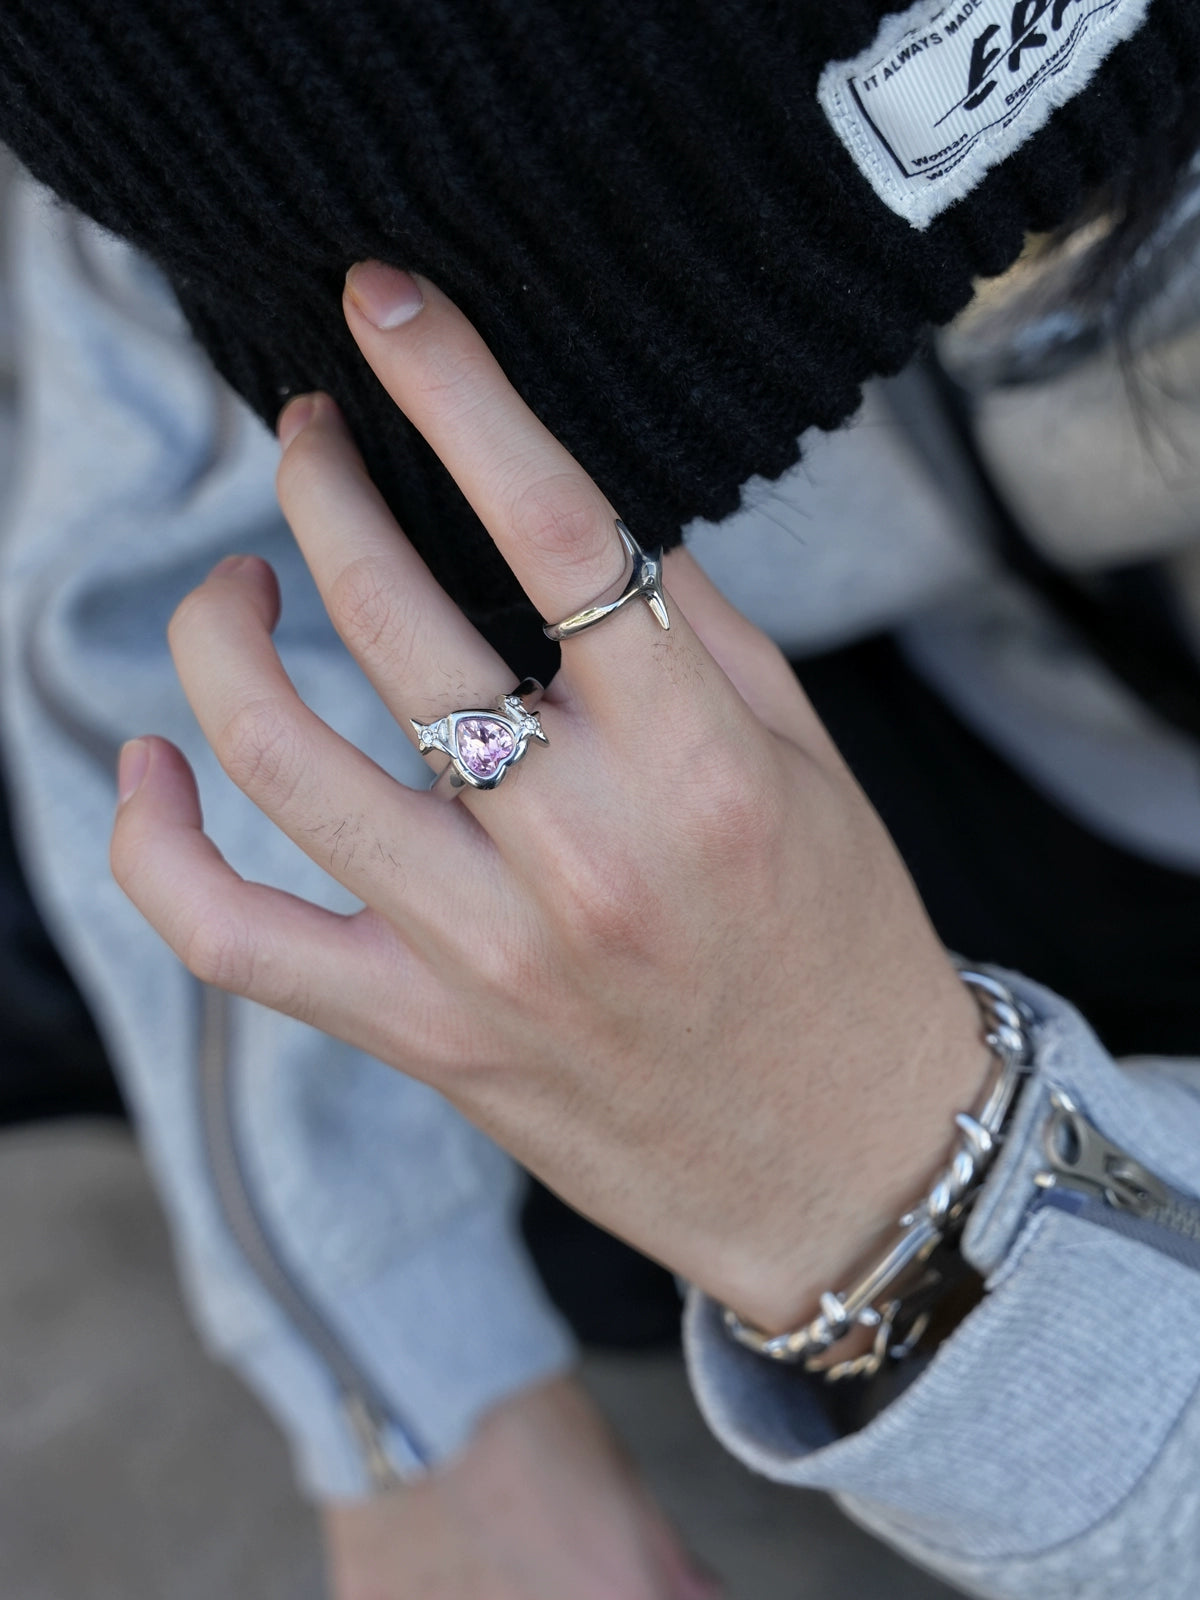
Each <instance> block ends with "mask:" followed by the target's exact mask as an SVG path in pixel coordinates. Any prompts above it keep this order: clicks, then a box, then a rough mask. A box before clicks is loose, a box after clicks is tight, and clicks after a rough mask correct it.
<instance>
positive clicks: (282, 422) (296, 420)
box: [275, 394, 317, 450]
mask: <svg viewBox="0 0 1200 1600" xmlns="http://www.w3.org/2000/svg"><path fill="white" fill-rule="evenodd" d="M316 414H317V397H316V395H312V394H301V395H297V396H296V398H295V399H294V400H289V401H288V403H287V405H285V406H284V408H283V410H282V411H281V412H280V413H279V420H278V422H276V424H275V432H276V433H277V434H278V435H279V443H280V445H281V446H282V448H283V449H284V450H286V449H287V447H288V445H290V444H291V442H292V440H293V439H294V438H295V437H296V435H297V434H298V433H303V432H304V430H305V428H307V427H308V425H309V423H310V422H311V421H312V419H313V418H314V417H315V416H316Z"/></svg>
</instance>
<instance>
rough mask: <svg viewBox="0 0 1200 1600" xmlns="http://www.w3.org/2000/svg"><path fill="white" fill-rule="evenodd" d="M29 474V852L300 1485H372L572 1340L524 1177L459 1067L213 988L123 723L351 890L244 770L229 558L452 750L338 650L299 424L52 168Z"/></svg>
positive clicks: (26, 422) (21, 224)
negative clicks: (122, 883) (270, 581)
mask: <svg viewBox="0 0 1200 1600" xmlns="http://www.w3.org/2000/svg"><path fill="white" fill-rule="evenodd" d="M7 242H8V243H9V246H10V267H9V270H10V276H11V287H12V290H13V294H14V297H15V302H16V304H15V310H16V319H15V320H16V332H17V336H18V358H19V359H18V377H19V401H20V415H19V438H18V440H17V449H16V459H17V462H18V465H19V481H18V482H17V484H16V486H15V488H14V490H13V493H12V496H11V498H10V499H9V500H8V501H7V502H6V505H5V517H4V523H3V528H2V529H0V534H2V537H0V736H2V738H3V741H4V751H5V757H6V763H7V766H8V770H9V775H10V776H11V779H12V788H13V800H14V811H15V815H16V817H17V821H18V826H19V834H20V843H21V847H22V859H23V863H24V865H25V868H26V871H27V874H28V876H29V878H30V882H31V886H32V887H33V890H34V892H35V895H36V897H37V900H38V904H39V906H40V908H41V910H42V913H43V915H44V916H45V918H46V920H47V922H48V923H49V924H50V925H51V927H52V929H53V931H54V933H55V935H56V937H57V941H58V944H59V946H60V948H61V949H62V950H63V952H64V954H65V955H66V957H67V959H68V961H69V963H70V966H71V969H72V972H73V973H74V975H75V977H76V979H77V981H78V982H79V984H80V987H81V988H82V989H83V990H84V992H85V994H86V996H87V998H88V1001H89V1003H90V1005H91V1007H92V1010H93V1014H94V1015H95V1017H96V1019H97V1022H98V1024H99V1026H100V1027H101V1030H102V1032H103V1034H104V1038H105V1042H106V1045H107V1047H108V1049H109V1052H110V1056H111V1058H112V1060H113V1062H114V1065H115V1066H116V1068H117V1070H118V1072H119V1074H120V1076H121V1078H122V1082H123V1085H124V1088H125V1091H126V1095H127V1097H128V1099H129V1102H130V1104H131V1106H132V1108H133V1110H134V1113H135V1116H136V1120H137V1124H138V1130H139V1135H140V1140H141V1144H142V1148H143V1150H144V1151H145V1154H146V1156H147V1159H148V1161H149V1163H150V1166H151V1169H152V1171H153V1174H154V1177H155V1180H156V1183H157V1187H158V1192H159V1195H160V1197H161V1199H162V1200H163V1203H164V1206H165V1208H166V1211H167V1214H168V1219H169V1221H170V1224H171V1229H172V1236H173V1239H174V1243H175V1246H176V1251H177V1254H178V1258H179V1264H180V1269H181V1275H182V1278H183V1283H184V1288H185V1290H186V1292H187V1294H188V1297H189V1300H190V1302H191V1308H192V1311H193V1315H194V1317H195V1320H196V1322H197V1324H198V1326H199V1329H200V1331H201V1333H202V1334H203V1335H204V1337H205V1340H206V1342H207V1344H208V1346H209V1348H210V1350H211V1351H212V1352H213V1353H214V1354H215V1355H217V1356H219V1357H221V1358H222V1359H224V1360H226V1361H228V1362H229V1363H231V1364H232V1365H233V1366H234V1367H235V1369H236V1370H237V1371H238V1372H239V1373H240V1374H241V1375H242V1376H243V1377H244V1378H245V1379H246V1380H247V1382H248V1383H249V1384H250V1385H251V1386H252V1387H253V1388H254V1390H255V1391H256V1392H257V1393H258V1395H259V1396H260V1397H261V1398H262V1399H263V1401H264V1402H265V1403H266V1404H267V1406H268V1407H269V1408H270V1409H271V1411H272V1413H273V1414H274V1416H275V1417H276V1419H277V1420H278V1422H279V1423H280V1424H281V1426H282V1427H283V1428H284V1429H285V1431H286V1433H287V1435H288V1438H289V1440H290V1443H291V1445H292V1449H293V1453H294V1456H295V1459H296V1463H297V1468H298V1472H299V1475H300V1478H301V1480H302V1482H303V1483H304V1485H305V1486H306V1487H307V1488H308V1489H309V1490H310V1491H312V1492H313V1493H315V1494H318V1495H321V1496H328V1497H349V1496H355V1495H359V1494H364V1493H367V1492H368V1491H369V1490H370V1489H371V1488H372V1487H379V1486H380V1485H381V1484H383V1483H384V1482H387V1481H389V1480H390V1477H391V1476H392V1475H393V1474H396V1475H400V1476H405V1475H408V1474H416V1473H418V1472H420V1471H421V1470H422V1468H424V1467H426V1466H428V1465H430V1464H432V1463H435V1462H437V1461H440V1460H441V1459H443V1458H444V1457H446V1456H447V1455H449V1454H451V1453H453V1452H454V1451H457V1450H458V1449H460V1448H461V1447H462V1446H463V1444H464V1443H465V1442H466V1440H467V1439H468V1438H469V1437H470V1434H471V1431H472V1429H473V1427H474V1425H475V1423H476V1421H477V1420H478V1418H479V1417H480V1415H481V1414H482V1413H483V1412H485V1411H486V1410H487V1409H488V1408H489V1407H491V1406H494V1405H495V1404H497V1403H498V1402H499V1401H500V1400H502V1399H503V1398H505V1397H506V1396H507V1395H509V1394H511V1393H513V1392H514V1391H516V1390H518V1389H520V1388H521V1387H523V1386H525V1385H528V1384H531V1383H534V1382H537V1381H539V1380H541V1379H544V1378H546V1377H548V1376H550V1375H551V1374H552V1373H555V1372H559V1371H561V1370H563V1368H564V1367H566V1366H567V1365H568V1364H569V1363H570V1362H571V1360H572V1359H573V1347H572V1343H571V1339H570V1335H569V1333H568V1331H567V1330H566V1329H565V1327H564V1325H563V1323H562V1321H561V1319H560V1318H559V1317H558V1315H557V1313H556V1312H555V1311H554V1310H553V1308H552V1307H551V1306H550V1304H549V1303H548V1301H547V1299H546V1296H545V1294H544V1292H543V1290H542V1288H541V1285H540V1283H539V1281H538V1279H537V1276H536V1273H535V1272H534V1271H533V1268H532V1266H531V1264H530V1262H529V1260H528V1258H527V1256H526V1253H525V1251H524V1248H523V1245H522V1242H521V1238H520V1233H519V1230H518V1228H517V1226H516V1219H515V1210H516V1206H517V1204H518V1201H519V1182H520V1180H519V1175H518V1173H517V1172H516V1170H515V1168H514V1167H513V1164H512V1163H511V1162H510V1161H509V1160H508V1158H507V1157H506V1156H505V1155H504V1154H503V1153H502V1152H501V1151H500V1150H498V1149H497V1148H496V1146H495V1145H493V1144H492V1143H491V1142H490V1141H489V1140H488V1139H486V1138H485V1137H484V1136H483V1135H481V1134H479V1133H478V1132H476V1130H475V1129H473V1128H471V1127H470V1126H469V1125H468V1124H467V1123H466V1122H465V1121H464V1120H463V1118H462V1117H461V1116H460V1115H459V1114H458V1113H457V1112H456V1111H455V1110H454V1109H453V1108H452V1107H451V1106H450V1105H449V1104H448V1103H447V1102H446V1101H445V1100H444V1099H442V1098H441V1096H439V1095H437V1094H435V1093H434V1091H433V1090H431V1089H429V1088H427V1087H425V1086H424V1085H422V1084H419V1083H416V1082H414V1081H412V1080H409V1079H405V1078H403V1077H401V1076H400V1075H399V1074H398V1073H394V1072H391V1071H389V1070H388V1069H387V1068H385V1067H383V1066H382V1065H380V1063H379V1062H376V1061H372V1060H370V1059H368V1058H367V1057H365V1056H363V1055H362V1054H361V1053H360V1052H358V1051H355V1050H351V1049H350V1048H348V1047H347V1046H345V1045H342V1044H339V1043H337V1042H336V1041H334V1040H331V1039H329V1038H327V1037H325V1036H324V1035H322V1034H319V1033H317V1032H316V1031H315V1030H313V1029H311V1028H307V1027H305V1026H304V1025H303V1024H301V1023H299V1022H296V1021H294V1020H292V1019H291V1018H288V1017H283V1016H279V1015H277V1014H275V1013H274V1012H269V1011H266V1010H264V1009H263V1008H261V1007H258V1006H254V1005H251V1004H250V1003H248V1002H245V1001H240V1000H230V999H228V998H227V997H226V996H223V995H220V994H218V993H217V992H216V991H215V990H210V991H205V990H202V989H201V986H200V985H199V984H197V983H196V982H195V980H194V979H192V978H191V976H190V975H189V974H188V973H187V972H186V971H185V970H184V968H183V967H182V966H181V965H180V963H179V962H178V961H177V960H176V959H175V957H174V956H173V955H172V954H171V952H170V951H169V950H168V949H167V947H166V946H165V945H164V944H163V943H162V941H161V940H160V939H159V938H158V937H157V935H156V934H155V933H154V932H153V930H152V929H150V928H149V927H148V926H147V925H146V924H145V923H144V922H143V921H142V919H141V918H140V917H139V916H138V914H137V912H136V911H135V910H134V909H133V907H132V906H131V905H130V904H129V902H128V901H126V900H125V898H124V896H123V895H122V894H121V893H120V891H119V890H118V888H117V886H116V884H115V883H114V882H113V880H112V875H111V873H110V872H109V869H108V859H107V857H108V835H109V831H110V828H111V822H112V812H113V805H114V800H115V794H114V778H113V771H114V762H115V759H116V753H117V748H118V746H119V744H120V742H121V741H122V740H123V739H125V738H129V737H132V736H134V735H136V734H138V733H143V732H148V731H153V732H158V733H161V734H163V735H165V736H166V737H168V738H170V739H173V740H174V741H175V742H176V743H178V744H179V745H180V746H181V747H182V748H183V750H184V751H185V753H186V754H187V755H188V757H189V759H190V760H191V761H192V764H193V766H194V768H195V770H196V774H197V778H198V781H199V784H200V790H201V795H202V799H203V803H204V812H205V821H206V825H207V827H208V828H209V830H210V832H211V833H212V835H213V837H214V838H215V839H216V840H217V841H218V842H219V845H220V847H221V849H222V850H223V851H224V852H225V854H226V856H227V858H228V859H229V860H230V861H231V862H232V863H233V864H234V865H235V867H236V868H237V870H239V871H241V872H242V873H244V874H246V875H247V876H249V877H253V878H255V879H258V880H260V881H266V882H270V883H274V884H277V885H279V886H281V887H284V888H287V889H289V890H291V891H292V892H293V893H296V894H300V895H305V896H308V897H310V898H312V899H315V900H318V901H320V902H321V903H324V904H326V905H330V906H333V907H336V908H337V909H349V908H350V907H351V905H352V904H353V902H352V901H351V900H350V899H349V897H348V896H347V895H346V894H345V892H344V891H343V890H341V889H340V887H339V886H338V885H337V884H336V883H335V882H334V881H333V880H332V879H331V878H329V877H328V876H327V875H326V874H325V873H324V872H323V871H322V870H321V868H320V867H319V866H318V865H316V864H315V863H314V862H312V861H310V860H309V859H307V858H306V857H305V856H303V855H302V854H301V853H300V852H299V851H298V850H297V849H296V848H295V846H293V845H292V844H290V842H289V841H287V840H286V839H285V838H284V837H283V835H282V834H281V833H279V831H278V830H277V829H275V828H274V827H273V826H272V825H271V824H270V823H268V822H267V820H266V819H265V818H264V817H263V816H262V815H261V814H260V813H258V812H257V811H256V809H255V808H254V807H253V806H251V805H250V804H249V802H247V800H246V799H245V797H244V796H243V795H241V794H240V793H239V792H238V791H237V790H236V789H235V788H234V786H233V785H232V784H231V783H230V782H229V781H228V780H227V779H226V778H225V777H224V775H223V774H222V772H221V771H220V769H219V767H218V766H217V765H216V763H215V761H214V759H213V757H212V754H211V752H210V751H209V750H208V749H207V748H206V746H205V744H204V741H203V740H202V738H201V737H200V734H199V729H198V728H197V727H196V724H195V719H194V718H193V717H192V715H191V713H190V711H189V709H188V706H187V703H186V701H185V700H184V699H183V696H182V692H181V690H180V689H179V685H178V681H177V679H176V677H175V673H174V671H173V670H172V666H171V661H170V656H169V654H168V650H167V643H166V623H167V620H168V618H169V616H170V614H171V611H172V610H173V608H174V606H175V604H176V603H177V602H178V600H179V599H180V598H181V597H182V596H183V595H184V594H185V593H186V592H187V590H188V589H189V588H191V587H192V585H193V584H195V583H196V582H198V581H199V580H200V579H201V578H202V577H203V575H204V573H205V572H206V571H207V570H208V568H209V567H211V566H212V565H213V563H214V562H215V561H217V560H218V559H219V558H220V557H221V556H223V555H228V554H230V553H231V552H233V551H247V550H250V551H255V552H257V553H258V554H261V555H263V556H265V557H266V558H267V559H269V560H270V561H271V562H272V564H273V565H274V566H275V568H276V571H277V573H278V575H279V578H280V583H281V587H282V591H283V601H284V606H283V618H282V621H281V624H280V629H279V633H278V643H279V646H280V651H281V654H282V656H283V658H284V661H285V664H286V666H287V668H288V670H289V672H290V673H291V675H292V677H293V681H294V682H295V683H296V685H297V688H298V690H299V692H300V694H301V695H302V696H303V697H304V698H305V700H306V701H307V702H308V704H309V705H311V706H312V707H313V708H314V710H316V712H317V714H318V715H321V716H324V717H325V718H326V719H327V720H329V721H331V722H332V723H334V724H335V725H336V726H337V727H338V729H339V730H340V731H341V732H342V733H343V734H344V735H345V736H346V737H348V738H350V739H353V740H354V741H355V742H356V743H358V744H359V745H360V746H361V747H362V748H364V749H367V750H369V751H371V753H372V754H373V755H374V756H375V758H376V759H377V760H379V761H380V762H381V763H383V764H385V765H386V766H387V768H388V770H390V771H392V772H395V773H396V774H397V775H398V776H403V777H407V778H408V779H409V781H414V780H415V781H417V782H420V781H422V780H423V778H424V777H425V772H424V768H423V766H422V765H421V763H420V762H419V758H417V757H416V756H415V755H414V754H413V752H412V751H411V749H410V747H409V745H408V743H407V741H406V740H404V739H403V738H402V737H401V736H400V735H399V734H398V733H397V730H396V728H395V724H394V722H393V721H392V719H391V718H390V716H389V715H388V714H387V712H386V709H385V708H384V707H383V706H382V703H381V702H379V701H378V700H377V699H376V697H375V696H374V695H372V694H371V693H370V692H369V690H366V689H365V686H364V684H363V681H362V678H361V674H359V672H358V670H357V668H356V667H354V665H353V663H352V662H351V660H350V658H349V656H348V655H347V653H346V651H345V650H344V648H343V647H342V645H341V643H340V641H339V640H338V638H337V636H336V634H335V633H334V632H333V629H332V626H331V624H330V623H329V621H328V618H327V617H326V616H325V615H324V610H323V607H322V606H321V604H320V600H319V596H318V595H317V593H316V590H315V588H314V587H313V585H312V583H311V581H310V580H309V578H308V576H307V574H306V572H305V570H304V567H303V563H302V561H301V560H300V557H299V552H298V550H297V548H296V545H295V541H294V540H293V539H292V538H291V536H290V534H289V533H288V530H287V528H286V525H285V524H284V522H283V519H282V517H281V516H280V514H279V510H278V507H277V505H276V504H275V500H274V494H273V490H272V479H273V474H274V467H275V462H276V460H277V459H278V449H277V446H276V445H275V443H274V441H273V440H272V439H271V438H270V436H269V435H268V433H267V432H266V430H265V429H264V428H263V427H262V426H261V424H260V423H259V422H258V421H257V419H255V418H253V417H251V415H250V414H249V412H248V411H247V410H246V408H245V407H244V406H241V405H240V404H236V403H235V402H234V401H233V400H232V398H231V397H230V396H229V394H228V392H227V391H226V390H225V389H224V387H223V385H221V384H220V383H219V382H218V380H217V379H216V377H215V375H214V374H213V373H212V371H211V369H210V368H209V366H208V363H207V361H206V360H205V358H204V357H203V355H202V354H201V353H200V351H199V350H197V349H196V348H195V346H194V345H193V344H192V343H191V341H190V340H189V338H188V336H187V334H186V330H185V329H184V328H183V326H182V323H181V319H180V317H179V314H178V311H177V309H176V308H175V306H174V303H173V302H172V300H171V298H170V296H169V295H168V294H167V293H166V292H165V290H164V287H163V285H162V283H161V280H160V279H159V278H158V277H157V275H156V274H154V273H153V272H152V271H151V269H150V268H149V266H148V265H147V264H146V263H145V262H144V261H142V260H141V259H140V258H139V257H138V256H137V255H136V254H135V253H134V252H132V251H131V250H130V249H129V248H128V246H126V245H124V244H122V243H120V242H119V241H117V240H115V239H113V238H111V237H110V236H107V235H105V234H103V233H102V232H101V231H100V230H99V229H97V228H96V227H94V226H93V225H91V224H89V223H85V222H82V221H81V220H80V219H79V218H77V217H75V216H74V215H73V214H72V213H71V212H70V211H68V210H66V209H64V208H63V207H61V206H60V205H58V204H57V203H56V202H54V201H53V200H52V199H51V198H50V197H49V196H48V195H47V194H46V193H45V192H44V191H41V190H38V189H37V188H35V187H34V186H33V185H32V184H30V183H29V182H28V181H22V182H21V183H20V184H19V186H18V194H17V197H16V206H15V209H14V211H13V213H12V216H11V223H10V228H9V232H8V240H7Z"/></svg>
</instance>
